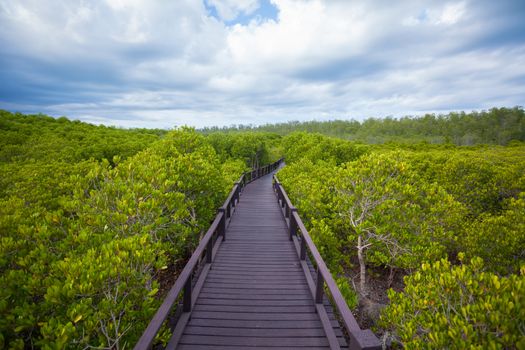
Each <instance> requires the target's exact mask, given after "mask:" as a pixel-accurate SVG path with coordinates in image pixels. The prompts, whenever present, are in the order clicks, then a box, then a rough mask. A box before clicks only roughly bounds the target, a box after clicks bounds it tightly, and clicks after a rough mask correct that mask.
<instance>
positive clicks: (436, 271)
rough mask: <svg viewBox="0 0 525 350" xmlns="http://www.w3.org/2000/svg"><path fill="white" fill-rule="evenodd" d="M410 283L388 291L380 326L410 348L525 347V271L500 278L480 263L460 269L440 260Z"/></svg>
mask: <svg viewBox="0 0 525 350" xmlns="http://www.w3.org/2000/svg"><path fill="white" fill-rule="evenodd" d="M459 257H460V259H462V257H463V255H462V254H460V255H459ZM405 284H406V286H405V290H404V291H403V292H395V291H393V290H390V291H389V298H390V305H389V306H388V307H386V308H385V309H384V310H383V311H382V313H381V318H380V322H379V325H380V327H383V328H384V329H385V330H387V331H388V332H389V334H391V336H392V337H393V339H394V340H395V341H396V343H397V344H400V345H402V346H403V347H405V348H406V349H444V348H447V349H467V348H473V349H474V348H475V349H482V348H487V349H503V348H506V349H512V348H518V349H523V348H524V347H525V334H524V332H525V331H524V330H525V266H523V267H522V269H521V275H510V276H508V277H503V278H500V277H498V276H497V275H495V274H493V273H489V272H484V271H483V260H482V259H481V258H473V259H472V260H471V262H470V264H462V265H459V266H453V265H451V264H450V262H449V261H448V260H440V261H437V262H435V263H433V264H423V265H422V266H421V269H420V270H419V271H417V272H416V273H414V274H412V275H410V276H407V277H405Z"/></svg>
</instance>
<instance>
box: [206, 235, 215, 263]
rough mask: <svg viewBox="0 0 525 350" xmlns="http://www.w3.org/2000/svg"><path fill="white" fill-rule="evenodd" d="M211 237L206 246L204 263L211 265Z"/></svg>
mask: <svg viewBox="0 0 525 350" xmlns="http://www.w3.org/2000/svg"><path fill="white" fill-rule="evenodd" d="M213 243H214V242H213V236H212V238H210V240H209V241H208V244H206V263H208V264H211V263H212V261H213Z"/></svg>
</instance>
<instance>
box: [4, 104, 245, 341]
mask: <svg viewBox="0 0 525 350" xmlns="http://www.w3.org/2000/svg"><path fill="white" fill-rule="evenodd" d="M0 121H1V125H2V128H1V129H0V132H1V135H2V136H1V137H0V140H1V141H0V142H1V146H0V154H1V155H2V157H1V162H0V173H1V174H2V176H1V177H0V179H1V180H0V233H1V238H0V285H1V286H2V288H1V289H0V347H5V348H15V349H16V348H18V349H22V348H33V347H37V348H49V349H51V348H56V349H59V348H64V347H68V348H86V347H96V348H124V347H127V348H129V347H130V345H132V344H133V343H134V342H135V341H136V340H137V339H138V336H140V334H141V333H142V331H143V330H144V328H145V325H146V324H147V323H148V322H149V320H150V318H151V317H152V315H153V313H154V312H155V310H156V309H157V307H158V306H159V304H160V302H159V298H161V297H162V295H158V294H159V281H158V276H159V273H162V271H163V270H164V269H166V268H168V267H169V266H177V264H180V263H181V262H182V261H183V260H184V259H186V258H187V257H188V256H189V254H190V253H191V252H192V250H193V249H194V247H195V244H196V242H198V240H199V237H200V234H202V232H204V231H205V230H206V229H207V227H208V225H209V222H210V220H211V219H212V218H213V217H214V216H215V213H216V208H217V207H218V206H219V205H220V204H221V203H222V201H224V199H225V197H226V195H227V192H228V191H229V189H230V188H231V185H232V182H233V181H234V179H236V178H238V176H239V175H240V174H241V173H242V171H244V169H245V165H244V162H243V160H242V159H233V158H224V157H219V156H218V155H217V153H216V152H215V150H214V149H213V147H212V146H211V144H210V143H209V142H208V141H207V140H206V139H205V138H204V137H203V136H201V135H199V134H197V133H196V132H194V131H192V130H186V129H182V130H175V131H171V132H169V133H165V132H157V131H147V130H119V129H112V128H106V127H103V126H99V127H95V126H92V125H88V124H84V123H79V122H70V121H68V120H65V119H59V120H55V119H53V118H49V117H44V116H22V115H14V114H10V113H7V112H2V115H1V119H0ZM159 135H163V137H162V138H161V139H159ZM106 156H108V157H111V158H110V159H107V158H106ZM203 179H205V181H203Z"/></svg>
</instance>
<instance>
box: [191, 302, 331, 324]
mask: <svg viewBox="0 0 525 350" xmlns="http://www.w3.org/2000/svg"><path fill="white" fill-rule="evenodd" d="M194 311H195V312H197V311H216V312H224V313H226V312H228V313H236V312H241V313H242V312H245V313H246V312H247V313H261V314H263V313H278V314H280V313H311V312H315V307H314V306H313V305H310V306H293V305H286V306H267V305H263V306H232V305H202V304H197V305H195V308H194ZM327 320H328V317H327Z"/></svg>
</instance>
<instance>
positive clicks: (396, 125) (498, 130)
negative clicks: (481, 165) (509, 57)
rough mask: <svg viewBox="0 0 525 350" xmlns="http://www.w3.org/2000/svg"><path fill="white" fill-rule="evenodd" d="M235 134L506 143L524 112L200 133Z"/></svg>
mask: <svg viewBox="0 0 525 350" xmlns="http://www.w3.org/2000/svg"><path fill="white" fill-rule="evenodd" d="M217 131H221V132H229V133H236V132H239V131H258V132H271V133H276V134H279V135H287V134H290V133H293V132H296V131H303V132H308V133H320V134H324V135H328V136H334V137H338V138H343V139H348V140H354V141H359V142H365V143H368V144H382V143H387V142H397V143H403V144H407V143H408V144H414V143H421V142H424V143H431V144H447V143H453V144H456V145H467V146H469V145H474V144H495V145H507V144H510V143H512V142H513V140H515V141H521V142H523V141H525V112H524V110H523V108H522V107H514V108H493V109H490V110H488V111H482V112H471V113H465V112H459V113H458V112H452V113H449V114H447V115H437V116H436V115H434V114H426V115H424V116H421V117H402V118H391V117H387V118H383V119H379V118H369V119H366V120H365V121H363V122H358V121H356V120H331V121H322V122H320V121H309V122H298V121H292V122H287V123H279V124H266V125H262V126H258V127H254V126H250V125H239V126H232V127H229V128H228V127H225V128H222V129H220V128H216V127H215V128H205V129H203V130H202V132H204V133H212V132H217Z"/></svg>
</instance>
